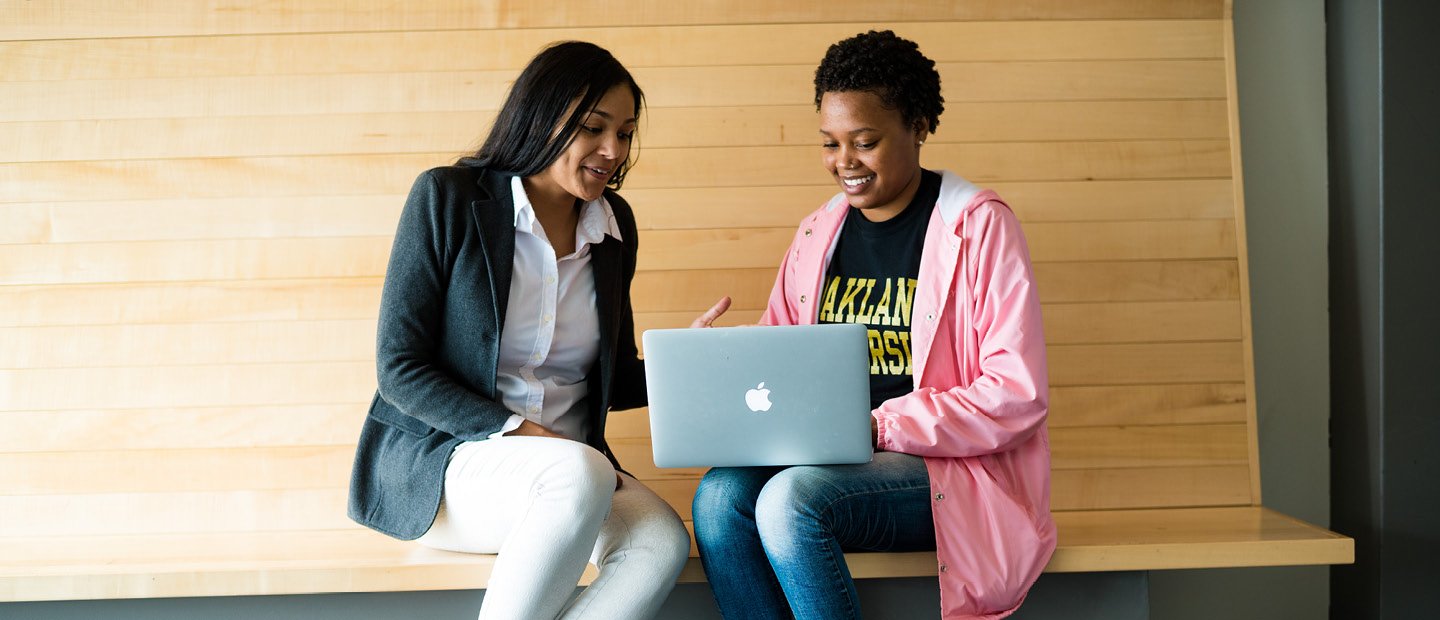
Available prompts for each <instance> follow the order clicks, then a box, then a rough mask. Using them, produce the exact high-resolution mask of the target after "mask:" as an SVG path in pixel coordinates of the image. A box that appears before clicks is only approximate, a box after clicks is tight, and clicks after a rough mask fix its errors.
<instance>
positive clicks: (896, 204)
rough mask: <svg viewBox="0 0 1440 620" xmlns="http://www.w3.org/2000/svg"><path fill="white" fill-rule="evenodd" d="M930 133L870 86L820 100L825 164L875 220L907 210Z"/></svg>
mask: <svg viewBox="0 0 1440 620" xmlns="http://www.w3.org/2000/svg"><path fill="white" fill-rule="evenodd" d="M925 136H926V132H925V131H924V130H923V129H920V128H918V127H912V126H907V125H906V124H905V120H904V119H903V118H902V117H901V116H900V111H899V110H895V109H890V108H886V107H885V106H884V104H883V103H882V102H881V101H880V97H879V96H878V95H876V94H875V93H872V92H869V91H840V92H828V93H825V94H824V96H822V97H821V99H820V139H821V144H822V146H821V151H822V153H823V159H824V162H825V169H826V170H829V171H830V174H831V175H833V176H834V177H835V182H836V183H838V184H839V185H840V190H841V191H843V192H845V196H846V198H847V199H848V200H849V201H850V206H852V207H855V208H856V209H860V214H861V215H863V216H865V218H866V219H868V220H870V221H872V222H883V221H885V220H888V219H890V218H892V217H895V216H896V215H899V214H900V212H901V211H904V210H905V207H906V206H908V205H909V204H910V199H912V198H914V197H915V192H916V191H917V190H918V189H919V188H920V142H922V141H923V140H924V139H925Z"/></svg>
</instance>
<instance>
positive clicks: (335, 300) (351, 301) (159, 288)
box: [0, 267, 775, 327]
mask: <svg viewBox="0 0 1440 620" xmlns="http://www.w3.org/2000/svg"><path fill="white" fill-rule="evenodd" d="M774 281H775V270H774V268H771V267H766V268H763V269H737V270H714V271H707V272H700V273H697V272H693V271H651V272H641V273H638V274H636V276H635V282H634V284H633V285H632V289H631V294H632V298H633V299H635V300H636V305H637V309H638V310H639V311H642V312H643V311H685V312H691V311H694V312H696V313H698V312H699V311H703V310H705V309H707V308H709V307H710V305H711V304H713V303H715V300H717V299H719V298H720V296H721V295H726V294H728V295H731V296H732V297H734V299H735V302H736V304H737V307H750V308H758V307H760V306H761V305H763V304H764V303H765V300H766V298H767V297H768V295H769V294H770V285H771V284H772V283H773V282H774ZM380 286H381V278H380V277H379V276H372V277H362V278H337V279H329V278H326V279H309V280H283V279H281V280H253V281H243V280H236V281H195V282H184V281H182V282H171V283H141V282H133V281H132V282H120V283H115V284H73V285H51V286H11V287H3V288H0V298H3V299H4V300H5V303H0V326H4V327H20V326H45V325H85V324H117V323H126V324H141V323H177V322H216V321H247V320H275V321H283V320H329V319H337V320H343V319H373V318H374V317H375V316H376V315H377V312H378V309H379V307H380Z"/></svg>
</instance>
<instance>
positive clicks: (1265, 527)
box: [1046, 506, 1354, 572]
mask: <svg viewBox="0 0 1440 620" xmlns="http://www.w3.org/2000/svg"><path fill="white" fill-rule="evenodd" d="M1055 524H1056V526H1057V527H1058V529H1059V531H1060V536H1059V538H1060V549H1059V550H1057V552H1056V554H1055V556H1054V557H1052V558H1051V560H1050V564H1049V565H1048V566H1046V570H1047V571H1049V572H1082V571H1094V570H1137V569H1139V570H1146V569H1148V568H1153V567H1155V566H1156V565H1164V567H1165V568H1214V567H1238V566H1277V565H1285V564H1309V563H1317V564H1334V563H1339V564H1348V563H1350V562H1353V561H1354V541H1353V540H1351V539H1349V538H1346V537H1344V536H1340V535H1338V534H1335V533H1334V532H1329V531H1326V530H1325V529H1324V528H1320V527H1316V526H1314V525H1310V524H1308V523H1304V522H1302V521H1299V520H1297V519H1294V518H1291V517H1287V516H1285V515H1282V514H1280V513H1278V512H1275V511H1273V510H1269V509H1266V508H1261V507H1258V506H1255V507H1239V508H1206V509H1184V510H1135V511H1093V512H1092V511H1079V512H1061V513H1056V514H1055ZM1157 558H1163V560H1160V561H1158V562H1157V561H1156V559H1157ZM1147 560H1148V561H1147Z"/></svg>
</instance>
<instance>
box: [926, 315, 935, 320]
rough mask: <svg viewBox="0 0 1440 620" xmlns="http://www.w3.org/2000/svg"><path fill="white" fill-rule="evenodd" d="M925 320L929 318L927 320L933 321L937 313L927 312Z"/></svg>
mask: <svg viewBox="0 0 1440 620" xmlns="http://www.w3.org/2000/svg"><path fill="white" fill-rule="evenodd" d="M925 320H927V321H933V320H935V315H933V314H927V315H925Z"/></svg>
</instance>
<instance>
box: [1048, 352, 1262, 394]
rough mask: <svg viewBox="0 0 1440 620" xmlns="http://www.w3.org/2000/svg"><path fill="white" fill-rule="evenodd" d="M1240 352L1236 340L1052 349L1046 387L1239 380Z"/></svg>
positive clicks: (1240, 371) (1241, 371) (1242, 373)
mask: <svg viewBox="0 0 1440 620" xmlns="http://www.w3.org/2000/svg"><path fill="white" fill-rule="evenodd" d="M1243 348H1244V347H1243V345H1242V343H1240V342H1198V343H1164V344H1107V345H1096V344H1085V345H1078V344H1077V345H1051V346H1049V347H1047V353H1048V361H1049V366H1050V385H1051V386H1052V387H1057V386H1076V385H1131V384H1148V383H1229V382H1239V381H1244V379H1245V377H1244V374H1245V373H1244V366H1243V364H1242V363H1241V362H1242V359H1241V352H1242V350H1243Z"/></svg>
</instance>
